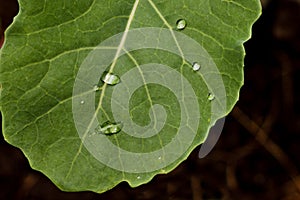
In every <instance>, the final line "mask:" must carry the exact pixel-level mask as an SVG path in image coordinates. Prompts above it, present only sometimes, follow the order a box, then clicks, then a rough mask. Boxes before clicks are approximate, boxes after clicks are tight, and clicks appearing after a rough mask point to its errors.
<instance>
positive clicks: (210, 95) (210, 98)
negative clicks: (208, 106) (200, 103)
mask: <svg viewBox="0 0 300 200" xmlns="http://www.w3.org/2000/svg"><path fill="white" fill-rule="evenodd" d="M207 98H208V100H209V101H212V100H214V99H215V95H214V94H212V93H209V94H208V97H207Z"/></svg>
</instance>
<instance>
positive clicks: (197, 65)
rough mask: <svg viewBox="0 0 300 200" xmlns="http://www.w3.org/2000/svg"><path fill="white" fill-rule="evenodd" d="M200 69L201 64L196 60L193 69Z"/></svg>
mask: <svg viewBox="0 0 300 200" xmlns="http://www.w3.org/2000/svg"><path fill="white" fill-rule="evenodd" d="M200 69H201V65H200V64H199V63H197V62H194V63H193V70H194V71H199V70H200Z"/></svg>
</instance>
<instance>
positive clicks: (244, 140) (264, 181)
mask: <svg viewBox="0 0 300 200" xmlns="http://www.w3.org/2000/svg"><path fill="white" fill-rule="evenodd" d="M262 3H263V15H262V17H261V18H260V19H259V21H258V22H257V23H256V24H255V25H254V27H253V37H252V39H251V40H249V41H248V42H247V43H246V44H245V47H246V52H247V56H246V61H245V86H244V87H243V88H242V91H241V95H240V101H239V102H238V104H237V105H236V107H235V108H234V110H233V111H232V113H231V114H230V115H229V116H228V117H227V119H226V124H225V128H224V130H223V133H222V135H221V138H220V140H219V142H218V144H217V145H216V147H215V148H214V150H213V151H212V152H211V153H210V154H209V155H208V156H207V157H205V158H203V159H199V158H198V156H197V154H198V152H199V148H197V149H196V150H195V151H194V152H193V153H192V154H191V155H190V157H189V158H188V160H186V161H185V162H183V163H182V164H181V165H180V166H179V167H178V168H176V169H175V170H174V171H173V172H171V173H169V174H167V175H158V176H156V177H155V178H154V179H153V180H152V181H151V182H150V183H148V184H146V185H143V186H140V187H138V188H134V189H132V188H130V187H129V186H128V184H127V183H121V184H119V185H118V186H117V187H115V188H114V189H112V190H110V191H107V192H106V193H103V194H95V193H92V192H78V193H66V192H62V191H60V190H59V189H58V188H57V187H56V186H54V185H53V184H52V183H51V181H49V179H48V178H47V177H45V176H44V175H43V174H41V173H39V172H37V171H34V170H32V169H31V168H30V166H29V164H28V162H27V160H26V158H25V157H24V155H23V154H22V152H21V151H20V150H19V149H17V148H14V147H12V146H10V145H9V144H7V143H6V142H5V141H4V139H3V137H2V136H1V138H0V200H2V199H3V200H14V199H18V200H21V199H24V200H46V199H49V200H50V199H51V200H53V199H64V200H68V199H70V200H71V199H80V200H92V199H112V200H135V199H136V200H152V199H159V200H160V199H166V200H167V199H168V200H191V199H194V200H202V199H204V200H206V199H243V200H248V199H249V200H251V199H264V200H269V199H270V200H276V199H282V200H300V176H299V170H300V104H299V103H300V93H299V91H300V90H299V85H300V1H299V0H262ZM17 10H18V8H17V3H16V2H15V0H0V18H1V19H2V30H4V29H5V28H6V27H7V26H8V25H9V24H10V23H11V21H12V17H13V16H14V15H15V14H16V13H17ZM1 35H2V33H1ZM297 91H298V92H297Z"/></svg>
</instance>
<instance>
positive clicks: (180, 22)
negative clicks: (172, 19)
mask: <svg viewBox="0 0 300 200" xmlns="http://www.w3.org/2000/svg"><path fill="white" fill-rule="evenodd" d="M186 25H187V23H186V21H185V20H184V19H179V20H178V21H177V22H176V26H177V30H183V29H185V27H186Z"/></svg>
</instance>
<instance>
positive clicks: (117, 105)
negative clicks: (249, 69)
mask: <svg viewBox="0 0 300 200" xmlns="http://www.w3.org/2000/svg"><path fill="white" fill-rule="evenodd" d="M19 3H20V13H19V14H18V16H17V17H16V18H15V20H14V22H13V24H12V25H11V27H10V28H9V29H8V30H7V32H6V42H5V44H4V47H3V49H2V50H1V62H0V64H1V68H0V81H1V84H2V93H1V112H2V115H3V134H4V137H5V139H6V140H7V141H8V142H9V143H10V144H12V145H14V146H17V147H19V148H21V149H22V151H23V152H24V154H25V155H26V156H27V158H28V160H29V162H30V165H31V166H32V168H34V169H37V170H39V171H41V172H43V173H44V174H45V175H47V176H48V177H49V178H50V179H51V180H52V181H53V182H54V183H55V184H56V185H57V186H58V187H60V188H61V189H63V190H66V191H82V190H91V191H94V192H104V191H106V190H108V189H110V188H112V187H114V186H115V185H116V184H118V183H119V182H121V181H127V182H128V183H129V184H130V185H131V186H133V187H135V186H138V185H141V184H143V183H147V182H148V181H150V180H151V179H152V178H153V176H155V175H156V174H159V173H168V172H169V171H171V170H172V169H174V168H175V167H176V166H178V165H179V164H180V163H181V162H182V161H183V160H185V159H186V158H187V157H188V155H189V153H190V152H191V151H192V150H193V149H194V148H195V147H196V146H198V145H199V144H201V143H203V142H204V141H205V138H206V137H207V133H208V131H209V129H210V127H211V126H212V125H213V124H214V123H215V121H216V120H217V119H219V118H221V117H224V116H225V115H227V114H228V113H229V112H230V110H231V109H232V108H233V106H234V104H235V103H236V101H237V100H238V94H239V90H240V88H241V86H242V84H243V59H244V54H245V53H244V49H243V45H242V44H243V42H245V41H246V40H247V39H249V37H250V29H251V26H252V24H253V23H254V21H255V20H256V19H257V18H258V16H259V15H260V12H261V8H260V4H259V0H248V1H244V0H185V1H182V0H174V1H156V0H140V1H138V0H136V1H104V0H99V1H95V0H94V1H92V0H84V1H79V0H76V1H74V0H72V1H71V0H65V1H61V0H53V1H41V0H32V1H24V0H20V1H19ZM109 133H111V134H109Z"/></svg>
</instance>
